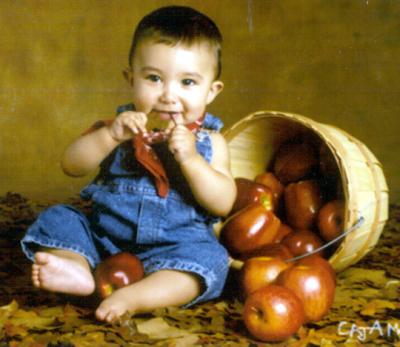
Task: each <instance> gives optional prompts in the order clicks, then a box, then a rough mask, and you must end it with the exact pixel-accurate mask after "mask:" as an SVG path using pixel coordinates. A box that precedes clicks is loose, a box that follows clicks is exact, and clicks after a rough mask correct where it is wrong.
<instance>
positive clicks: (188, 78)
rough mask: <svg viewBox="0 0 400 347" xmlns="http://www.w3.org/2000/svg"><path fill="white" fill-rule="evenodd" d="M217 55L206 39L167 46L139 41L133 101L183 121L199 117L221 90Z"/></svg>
mask: <svg viewBox="0 0 400 347" xmlns="http://www.w3.org/2000/svg"><path fill="white" fill-rule="evenodd" d="M215 66H216V57H215V54H214V52H213V50H212V49H211V48H210V47H209V46H208V44H207V43H201V42H200V43H196V44H193V45H191V46H187V45H182V44H177V45H175V46H169V45H167V44H164V43H157V42H154V41H151V40H145V41H143V42H141V43H140V44H139V45H138V47H137V49H136V52H135V56H134V60H133V62H132V79H131V81H132V87H133V103H134V104H135V108H136V110H137V111H139V112H144V113H146V114H147V115H148V118H149V120H151V119H152V118H154V119H158V120H161V121H169V120H171V119H172V118H174V119H175V121H178V122H180V123H183V124H188V123H191V122H193V121H195V120H197V119H199V118H201V117H202V116H203V114H204V112H205V108H206V105H207V104H209V103H211V102H212V101H213V100H214V98H215V97H216V96H217V94H218V93H219V92H220V91H221V90H222V88H223V84H222V82H221V81H216V80H215V79H214V77H215Z"/></svg>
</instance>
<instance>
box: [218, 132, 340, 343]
mask: <svg viewBox="0 0 400 347" xmlns="http://www.w3.org/2000/svg"><path fill="white" fill-rule="evenodd" d="M323 151H325V149H324V150H321V149H317V148H316V146H315V144H313V143H311V142H309V141H307V140H304V139H300V140H299V139H297V140H291V141H288V142H286V143H284V144H283V145H281V146H280V147H279V148H278V150H277V152H276V154H275V156H274V158H273V160H272V165H271V167H270V169H269V171H266V172H263V173H260V174H259V175H257V176H256V177H255V179H254V180H250V179H246V178H236V179H235V180H236V185H237V190H238V194H237V198H236V201H235V204H234V206H233V208H232V212H231V214H230V216H229V217H228V218H227V220H226V221H225V222H224V224H223V226H222V228H221V233H220V242H221V243H222V244H223V245H224V246H225V247H226V248H227V250H228V252H229V253H230V255H231V256H232V257H233V258H235V259H238V260H241V261H243V266H242V268H241V269H240V273H239V283H240V287H241V296H242V297H243V299H244V300H245V303H244V312H243V319H244V323H245V325H246V327H247V329H248V330H249V332H250V333H251V334H252V335H253V336H254V337H256V338H258V339H260V340H263V341H269V342H273V341H282V340H284V339H286V338H288V337H290V336H291V335H292V334H294V333H295V332H297V331H298V329H299V328H300V327H301V326H302V325H303V324H305V323H308V322H316V321H318V320H320V319H321V318H322V317H324V316H325V315H326V314H327V313H328V311H329V310H330V308H331V306H332V303H333V300H334V296H335V287H336V276H335V271H334V270H333V268H332V266H331V265H330V263H329V262H328V261H327V260H326V259H325V258H324V257H325V256H326V253H325V250H324V249H323V245H324V244H325V243H326V242H328V241H332V240H334V239H336V238H337V237H338V236H339V235H340V234H342V232H343V219H344V218H343V213H344V211H343V202H342V200H341V199H340V195H339V194H335V193H334V194H332V191H329V192H328V190H327V189H326V188H325V187H326V186H325V185H324V184H323V182H330V179H331V178H332V177H333V175H337V168H336V167H335V165H336V164H335V165H333V163H332V162H327V161H326V158H327V157H326V153H324V152H323ZM336 191H338V190H337V189H336ZM320 248H321V249H320Z"/></svg>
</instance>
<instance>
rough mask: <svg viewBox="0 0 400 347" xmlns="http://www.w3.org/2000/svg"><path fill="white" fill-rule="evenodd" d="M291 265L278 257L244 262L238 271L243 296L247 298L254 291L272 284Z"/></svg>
mask: <svg viewBox="0 0 400 347" xmlns="http://www.w3.org/2000/svg"><path fill="white" fill-rule="evenodd" d="M292 265H293V264H292V263H286V262H285V261H283V260H282V259H281V258H278V257H276V258H272V257H256V258H250V259H248V260H246V261H245V262H244V264H243V267H242V268H241V269H240V283H241V288H242V290H243V296H244V297H248V296H249V295H250V294H252V293H254V292H255V291H256V290H258V289H260V288H262V287H264V286H266V285H268V284H272V283H273V282H274V281H275V280H276V279H277V277H278V275H279V274H280V273H281V272H282V271H284V270H286V269H287V268H288V267H289V266H292Z"/></svg>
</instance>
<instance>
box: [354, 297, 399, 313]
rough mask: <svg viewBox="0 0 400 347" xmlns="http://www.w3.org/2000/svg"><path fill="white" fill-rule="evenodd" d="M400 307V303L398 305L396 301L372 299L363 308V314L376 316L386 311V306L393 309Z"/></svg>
mask: <svg viewBox="0 0 400 347" xmlns="http://www.w3.org/2000/svg"><path fill="white" fill-rule="evenodd" d="M397 307H400V305H396V304H395V303H394V302H390V301H387V300H372V301H371V302H369V303H368V304H367V305H365V307H364V308H363V309H362V310H361V312H360V313H361V314H362V315H364V316H375V315H376V314H377V313H381V312H382V311H385V309H386V308H390V309H392V310H394V309H396V308H397Z"/></svg>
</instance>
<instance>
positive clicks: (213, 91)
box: [207, 80, 224, 105]
mask: <svg viewBox="0 0 400 347" xmlns="http://www.w3.org/2000/svg"><path fill="white" fill-rule="evenodd" d="M222 89H224V83H223V82H222V81H219V80H216V81H214V82H212V84H211V87H210V90H209V92H208V96H207V105H208V104H211V103H212V102H213V101H214V99H215V98H216V97H217V95H218V94H219V93H221V92H222Z"/></svg>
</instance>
